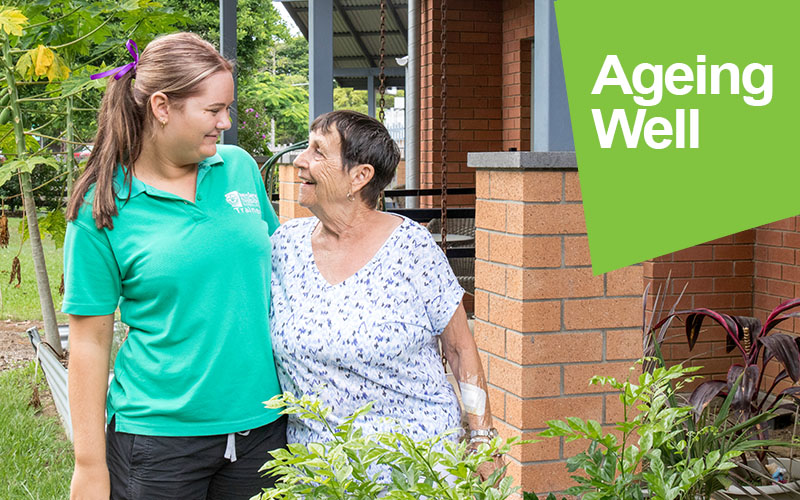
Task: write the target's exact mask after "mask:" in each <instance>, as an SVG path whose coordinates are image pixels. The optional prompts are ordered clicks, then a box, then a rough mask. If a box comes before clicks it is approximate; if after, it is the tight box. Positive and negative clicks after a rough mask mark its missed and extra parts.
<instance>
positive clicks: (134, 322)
mask: <svg viewBox="0 0 800 500" xmlns="http://www.w3.org/2000/svg"><path fill="white" fill-rule="evenodd" d="M130 44H132V42H129V45H128V47H129V50H130V51H131V54H133V55H134V63H131V64H128V65H126V66H123V67H122V68H118V70H112V72H110V73H112V74H114V79H112V80H111V81H110V82H109V85H108V88H107V90H106V94H105V96H104V98H103V104H102V109H101V111H100V114H99V116H98V130H97V137H96V139H95V147H94V149H93V150H92V154H91V156H90V157H89V160H88V163H87V167H86V171H85V172H84V174H83V176H82V177H81V178H80V180H79V181H78V182H77V183H76V185H75V189H74V192H73V193H72V197H71V199H70V203H69V207H68V210H67V218H68V219H69V221H70V223H69V225H68V229H67V236H66V241H65V245H64V260H65V285H66V293H65V296H64V302H63V306H62V310H63V311H64V312H67V313H69V314H70V365H69V372H70V377H69V397H70V408H71V413H72V422H73V428H74V441H75V473H74V476H73V480H72V498H73V499H89V498H92V499H93V498H98V499H99V498H102V499H108V498H109V496H110V497H111V498H113V499H148V500H149V499H176V498H181V499H190V500H194V499H198V500H200V499H239V498H241V499H245V498H250V497H251V496H252V495H255V494H257V493H259V492H260V490H261V488H263V487H267V486H269V485H270V484H271V482H270V479H269V478H263V477H262V476H261V474H260V473H259V472H258V471H259V468H260V467H261V465H262V464H263V463H264V462H265V461H266V460H267V459H268V458H269V457H268V456H267V452H268V451H270V450H273V449H275V448H279V447H282V446H284V445H285V439H286V437H285V426H286V422H285V419H284V418H279V415H278V413H276V412H274V411H268V410H265V409H264V406H263V404H262V401H264V400H266V399H269V398H270V397H272V396H273V395H275V394H276V393H278V392H279V390H280V388H279V385H278V381H277V377H276V374H275V368H274V364H273V362H272V348H271V345H270V341H269V335H268V331H269V303H270V296H269V293H270V254H271V244H270V234H271V233H272V232H274V231H275V229H276V228H277V226H278V220H277V217H276V215H275V213H274V211H273V209H272V206H271V204H270V202H269V199H268V198H267V196H266V193H265V191H264V185H263V183H262V181H261V177H260V175H259V172H258V169H257V167H256V164H255V162H254V161H253V159H252V158H251V157H250V156H249V155H248V154H247V153H245V152H244V151H242V150H241V149H239V148H236V147H232V146H218V145H217V144H216V143H217V139H218V138H219V135H220V133H221V132H222V131H223V130H227V129H228V128H230V127H231V119H230V116H229V115H228V107H229V106H230V105H231V103H232V102H233V95H234V92H233V89H234V87H233V77H232V71H231V64H230V63H229V62H228V61H226V60H225V59H224V58H223V57H222V56H220V55H219V53H217V51H216V50H215V49H214V48H213V47H212V46H211V45H210V44H209V43H207V42H205V41H203V40H202V39H200V38H199V37H197V36H195V35H192V34H188V33H177V34H173V35H168V36H164V37H161V38H158V39H156V40H154V41H153V42H151V43H150V44H149V45H148V46H147V48H146V49H145V50H144V52H143V53H142V55H141V58H140V59H138V60H137V56H136V54H135V51H134V50H133V48H132V47H131V45H130ZM134 46H135V45H134ZM107 73H108V72H107ZM101 76H102V75H101ZM117 307H119V310H120V314H121V319H122V321H123V322H125V323H126V324H128V325H129V326H130V332H129V334H128V338H127V340H125V342H124V343H123V344H122V347H121V348H120V351H119V354H118V355H117V358H116V362H115V365H114V378H113V380H112V381H111V385H110V387H109V386H108V370H107V367H108V356H109V350H110V346H111V339H112V325H113V320H114V312H115V311H116V309H117ZM107 389H108V390H107ZM106 424H107V427H108V428H107V435H106V433H104V427H105V425H106Z"/></svg>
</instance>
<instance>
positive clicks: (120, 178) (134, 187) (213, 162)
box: [114, 153, 225, 199]
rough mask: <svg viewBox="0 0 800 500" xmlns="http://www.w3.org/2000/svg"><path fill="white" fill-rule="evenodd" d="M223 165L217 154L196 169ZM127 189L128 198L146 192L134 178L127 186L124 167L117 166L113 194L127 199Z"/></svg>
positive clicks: (142, 184) (223, 161)
mask: <svg viewBox="0 0 800 500" xmlns="http://www.w3.org/2000/svg"><path fill="white" fill-rule="evenodd" d="M223 163H225V160H223V159H222V156H220V155H219V153H217V154H215V155H214V156H209V157H208V158H206V159H205V160H203V161H201V162H200V163H198V164H197V168H198V169H201V170H203V169H205V168H208V167H216V166H218V165H222V164H223ZM129 188H130V198H135V197H136V196H138V195H140V194H142V193H143V192H145V191H146V190H147V186H146V185H145V183H144V182H142V181H140V180H139V179H137V178H136V177H131V185H130V186H128V184H127V183H126V182H125V167H123V166H122V165H117V170H116V172H114V192H115V193H117V198H119V199H127V198H128V190H129Z"/></svg>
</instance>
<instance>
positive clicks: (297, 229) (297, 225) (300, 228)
mask: <svg viewBox="0 0 800 500" xmlns="http://www.w3.org/2000/svg"><path fill="white" fill-rule="evenodd" d="M318 221H319V219H317V218H316V217H298V218H296V219H290V220H288V221H287V222H284V223H283V224H281V225H280V226H279V227H278V229H276V230H275V233H274V234H273V235H272V241H273V243H274V242H276V241H294V240H295V239H297V238H301V237H302V236H303V235H304V234H307V232H310V231H311V230H312V229H313V228H314V226H315V225H316V224H317V222H318Z"/></svg>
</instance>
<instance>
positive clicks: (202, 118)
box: [155, 71, 233, 165]
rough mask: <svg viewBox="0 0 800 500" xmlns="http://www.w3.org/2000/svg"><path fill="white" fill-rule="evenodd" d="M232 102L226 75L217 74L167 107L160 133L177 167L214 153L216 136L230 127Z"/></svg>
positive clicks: (223, 73) (231, 77)
mask: <svg viewBox="0 0 800 500" xmlns="http://www.w3.org/2000/svg"><path fill="white" fill-rule="evenodd" d="M232 103H233V75H231V73H230V72H228V71H220V72H218V73H214V74H213V75H211V76H209V77H208V78H206V79H205V80H204V81H203V82H202V83H201V84H200V85H199V86H198V89H197V93H196V94H195V95H193V96H191V97H188V98H186V99H184V100H183V101H181V102H179V103H175V104H172V105H170V106H169V115H168V122H167V125H166V127H164V128H163V130H161V132H163V139H164V142H165V146H166V147H165V148H164V149H165V152H167V153H168V154H169V155H170V156H172V157H173V159H174V161H175V163H177V164H179V165H188V164H194V163H198V162H199V161H201V160H203V159H205V158H208V157H209V156H213V155H214V154H216V152H217V140H218V139H219V136H220V133H221V132H222V131H223V130H228V129H229V128H231V119H230V115H229V110H228V107H229V106H230V105H231V104H232ZM155 126H156V127H157V129H160V128H161V126H160V125H158V124H156V125H155Z"/></svg>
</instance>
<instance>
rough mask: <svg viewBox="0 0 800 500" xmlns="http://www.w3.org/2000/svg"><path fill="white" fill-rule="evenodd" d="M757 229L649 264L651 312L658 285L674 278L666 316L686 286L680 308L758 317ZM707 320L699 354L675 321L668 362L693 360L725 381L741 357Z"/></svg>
mask: <svg viewBox="0 0 800 500" xmlns="http://www.w3.org/2000/svg"><path fill="white" fill-rule="evenodd" d="M754 241H755V230H753V229H751V230H748V231H744V232H741V233H738V234H734V235H731V236H726V237H724V238H720V239H718V240H714V241H711V242H708V243H705V244H702V245H698V246H695V247H691V248H687V249H685V250H681V251H679V252H675V253H672V254H668V255H665V256H662V257H659V258H657V259H654V260H652V261H650V262H647V263H645V264H644V266H645V270H644V274H645V279H646V280H647V281H648V282H649V283H651V293H650V297H649V299H648V310H650V311H652V310H653V301H654V297H655V294H656V291H657V290H658V288H659V286H660V287H661V288H662V295H663V293H664V291H663V287H664V284H665V281H666V278H667V276H668V275H670V273H671V276H672V281H671V285H670V288H669V289H668V290H666V302H665V306H664V313H665V314H666V313H667V312H668V311H669V309H670V308H671V307H672V306H673V304H675V301H676V300H677V299H678V297H679V295H680V293H681V291H682V290H683V289H684V286H686V292H685V293H684V296H683V298H682V299H681V302H680V303H679V304H678V307H677V309H678V310H682V309H691V308H697V307H707V308H709V309H714V310H717V311H719V312H724V313H727V314H732V315H740V316H752V314H753V272H754V264H753V255H754V248H753V243H754ZM714 325H715V323H713V322H712V321H709V320H708V319H706V321H705V322H704V324H703V328H704V330H705V331H703V332H702V333H701V334H700V337H699V340H698V342H697V345H695V347H694V350H692V351H691V352H690V351H689V348H688V345H687V343H686V335H685V330H684V328H683V323H682V322H680V321H675V322H674V326H673V328H672V329H670V331H669V333H668V337H667V341H666V342H665V344H664V349H663V353H664V357H665V358H666V359H667V360H668V361H673V362H681V361H685V360H687V359H689V358H691V361H690V362H689V363H688V364H689V365H691V366H698V365H699V366H703V367H704V369H703V370H702V371H701V373H703V374H708V375H712V376H714V378H720V377H722V378H724V375H725V374H726V373H727V371H728V368H729V366H730V364H731V362H732V361H735V360H738V359H739V357H738V354H737V353H736V352H731V353H730V355H729V354H726V352H725V345H726V344H725V333H724V331H723V330H722V328H719V327H716V326H714Z"/></svg>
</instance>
